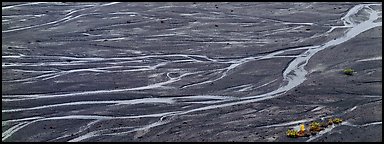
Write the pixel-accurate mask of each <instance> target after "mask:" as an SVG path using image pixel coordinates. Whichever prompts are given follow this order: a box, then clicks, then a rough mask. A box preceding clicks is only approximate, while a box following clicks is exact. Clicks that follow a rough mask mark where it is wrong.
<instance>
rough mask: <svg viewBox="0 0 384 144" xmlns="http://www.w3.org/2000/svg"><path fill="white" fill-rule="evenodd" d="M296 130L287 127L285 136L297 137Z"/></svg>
mask: <svg viewBox="0 0 384 144" xmlns="http://www.w3.org/2000/svg"><path fill="white" fill-rule="evenodd" d="M298 135H299V134H298V131H297V130H294V129H289V130H288V131H287V136H288V137H292V138H296V137H298Z"/></svg>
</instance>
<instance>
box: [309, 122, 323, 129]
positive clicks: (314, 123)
mask: <svg viewBox="0 0 384 144" xmlns="http://www.w3.org/2000/svg"><path fill="white" fill-rule="evenodd" d="M309 130H310V131H320V130H321V129H320V123H319V122H312V123H311V124H310V125H309Z"/></svg>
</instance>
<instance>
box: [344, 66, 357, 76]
mask: <svg viewBox="0 0 384 144" xmlns="http://www.w3.org/2000/svg"><path fill="white" fill-rule="evenodd" d="M343 72H344V74H346V75H352V74H353V72H354V70H353V69H351V68H347V69H344V70H343Z"/></svg>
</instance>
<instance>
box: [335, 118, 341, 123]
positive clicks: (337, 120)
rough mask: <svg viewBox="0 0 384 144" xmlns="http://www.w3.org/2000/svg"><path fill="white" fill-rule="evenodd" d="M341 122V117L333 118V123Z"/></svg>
mask: <svg viewBox="0 0 384 144" xmlns="http://www.w3.org/2000/svg"><path fill="white" fill-rule="evenodd" d="M341 122H343V120H342V119H341V118H335V119H333V123H334V124H339V123H341Z"/></svg>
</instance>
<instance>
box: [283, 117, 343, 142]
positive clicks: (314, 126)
mask: <svg viewBox="0 0 384 144" xmlns="http://www.w3.org/2000/svg"><path fill="white" fill-rule="evenodd" d="M341 122H343V120H342V119H341V118H335V119H332V118H331V119H329V120H328V122H316V121H314V122H312V123H311V124H309V130H305V126H304V124H301V125H300V130H294V129H288V131H287V136H288V137H292V138H297V137H306V136H310V135H311V134H312V135H315V134H316V133H317V132H320V131H322V130H324V128H326V127H328V126H330V125H333V124H339V123H341Z"/></svg>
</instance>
